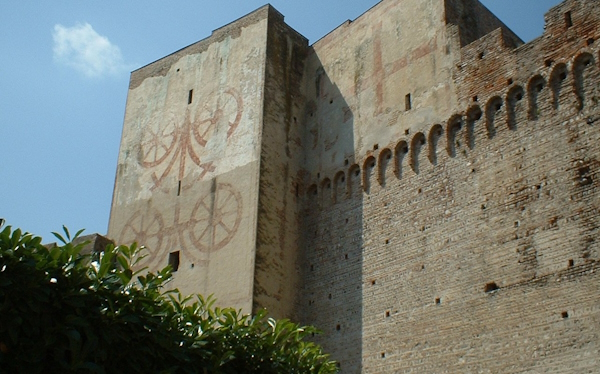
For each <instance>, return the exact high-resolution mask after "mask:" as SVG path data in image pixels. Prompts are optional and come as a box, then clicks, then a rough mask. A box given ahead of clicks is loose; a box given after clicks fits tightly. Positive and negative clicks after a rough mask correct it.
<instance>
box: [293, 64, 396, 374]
mask: <svg viewBox="0 0 600 374" xmlns="http://www.w3.org/2000/svg"><path fill="white" fill-rule="evenodd" d="M309 66H310V67H309V68H308V69H311V68H312V67H316V73H317V74H316V75H314V74H308V76H316V79H315V81H314V82H309V83H308V84H309V85H307V87H308V88H309V89H308V94H307V98H306V99H307V105H306V109H305V112H304V118H303V125H304V128H305V136H304V139H303V144H304V149H305V152H306V154H305V160H311V159H312V160H315V155H318V156H317V157H323V158H325V157H330V155H331V154H333V153H331V152H337V154H338V155H339V154H342V153H343V156H344V158H343V160H340V163H341V165H340V166H342V168H341V170H335V171H333V170H321V167H320V166H318V165H320V163H318V164H316V165H315V164H311V165H308V164H307V165H306V166H305V169H306V171H307V172H306V178H305V182H306V183H305V184H304V186H307V187H306V189H305V191H304V196H303V207H302V210H301V212H300V214H301V215H302V220H303V232H304V233H305V236H304V243H303V245H302V248H304V250H303V253H304V258H303V270H304V277H303V279H304V284H303V287H302V290H301V295H300V297H299V300H300V303H301V305H300V308H299V310H301V311H302V312H301V318H302V322H303V323H307V324H312V325H315V326H316V327H318V328H319V329H320V330H322V331H323V334H322V335H321V336H317V337H315V341H316V342H317V343H319V344H322V345H323V347H324V349H325V350H326V351H327V352H329V353H331V355H332V358H333V359H334V360H336V361H338V363H339V366H340V369H341V372H343V373H360V372H361V369H362V367H361V365H362V364H361V361H362V360H361V358H362V344H361V342H362V288H363V282H362V278H363V274H362V267H363V264H362V258H363V256H362V247H363V243H362V240H363V239H362V238H363V235H362V232H363V222H362V217H363V211H362V210H363V178H368V176H364V175H363V174H364V173H363V172H362V170H361V166H362V164H363V163H361V164H360V165H359V164H358V161H357V160H356V159H355V157H354V153H353V151H354V134H353V131H354V118H353V114H352V112H351V110H350V108H349V105H348V103H347V102H346V101H345V100H344V98H343V96H342V94H341V92H340V91H339V89H338V88H337V87H336V86H335V85H334V84H333V83H332V82H331V80H330V78H329V77H328V76H327V72H326V71H325V70H324V69H323V67H322V65H321V64H320V62H319V61H317V60H316V57H315V61H313V63H312V64H311V65H309ZM311 73H312V72H311ZM313 87H314V88H313ZM390 153H391V152H390ZM390 159H391V156H390ZM373 166H374V165H373Z"/></svg>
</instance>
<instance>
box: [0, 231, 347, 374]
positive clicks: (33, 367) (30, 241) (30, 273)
mask: <svg viewBox="0 0 600 374" xmlns="http://www.w3.org/2000/svg"><path fill="white" fill-rule="evenodd" d="M2 226H3V223H1V222H0V229H2ZM79 234H81V231H80V232H78V233H77V234H76V235H75V236H74V237H73V238H71V236H70V234H69V231H68V230H67V229H66V228H65V229H64V235H59V234H55V235H56V236H57V237H58V239H59V240H60V241H61V242H62V245H59V246H55V247H45V246H43V245H42V244H41V241H42V240H41V238H39V237H35V236H32V235H30V234H23V233H22V232H21V230H19V229H16V230H12V228H11V227H10V226H7V227H4V229H3V230H2V231H1V232H0V372H2V373H41V372H44V373H111V374H112V373H335V372H337V367H336V364H335V362H333V361H330V360H329V359H328V355H326V354H324V353H323V352H322V350H321V348H320V347H319V346H317V345H315V344H314V343H312V342H307V341H305V338H307V337H308V336H309V335H311V334H313V333H316V330H315V329H314V328H313V327H301V326H299V325H297V324H295V323H292V322H290V321H289V320H279V321H276V320H274V319H272V318H267V316H266V312H265V311H260V312H258V313H257V314H256V315H255V316H249V315H241V313H239V312H238V311H236V310H234V309H231V308H225V309H220V308H215V307H214V306H213V304H214V300H212V299H211V298H210V297H209V298H208V299H205V298H203V297H202V296H200V295H196V296H193V297H192V296H189V297H183V296H182V295H181V294H180V293H179V291H177V290H174V291H164V285H165V282H167V281H168V280H169V279H170V277H171V270H170V269H169V268H165V269H163V270H161V271H159V272H158V273H151V272H146V271H145V270H144V273H142V271H137V272H136V271H134V270H133V268H134V267H135V266H134V265H135V263H136V261H137V260H138V259H139V258H140V256H141V253H140V249H139V248H137V247H136V245H135V244H134V245H132V246H130V247H127V246H117V247H115V246H112V245H109V246H108V247H107V248H106V249H105V250H104V251H103V252H99V253H92V254H90V255H83V254H81V253H80V252H81V250H82V248H83V246H84V244H85V243H81V244H73V243H72V239H75V238H77V237H78V236H79ZM142 253H143V252H142Z"/></svg>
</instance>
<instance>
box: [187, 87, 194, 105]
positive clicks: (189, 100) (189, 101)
mask: <svg viewBox="0 0 600 374" xmlns="http://www.w3.org/2000/svg"><path fill="white" fill-rule="evenodd" d="M193 97H194V90H190V92H188V104H191V103H192V99H193Z"/></svg>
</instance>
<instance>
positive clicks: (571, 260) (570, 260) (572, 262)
mask: <svg viewBox="0 0 600 374" xmlns="http://www.w3.org/2000/svg"><path fill="white" fill-rule="evenodd" d="M573 265H575V262H574V261H573V259H569V267H570V268H572V267H573Z"/></svg>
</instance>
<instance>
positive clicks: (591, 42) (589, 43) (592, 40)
mask: <svg viewBox="0 0 600 374" xmlns="http://www.w3.org/2000/svg"><path fill="white" fill-rule="evenodd" d="M586 44H587V45H592V44H594V38H589V39H588V40H587V41H586Z"/></svg>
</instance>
